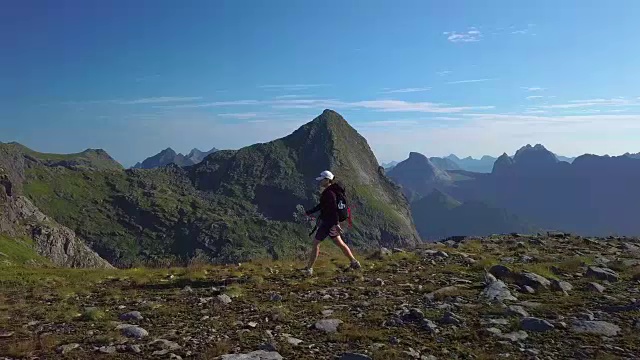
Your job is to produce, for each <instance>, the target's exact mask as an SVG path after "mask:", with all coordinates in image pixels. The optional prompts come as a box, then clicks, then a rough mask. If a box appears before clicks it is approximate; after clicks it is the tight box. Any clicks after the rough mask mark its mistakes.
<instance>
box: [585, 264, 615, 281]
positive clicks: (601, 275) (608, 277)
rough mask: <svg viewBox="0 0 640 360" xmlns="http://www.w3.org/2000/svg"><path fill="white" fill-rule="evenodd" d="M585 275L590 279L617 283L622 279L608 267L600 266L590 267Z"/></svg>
mask: <svg viewBox="0 0 640 360" xmlns="http://www.w3.org/2000/svg"><path fill="white" fill-rule="evenodd" d="M585 275H586V276H587V277H590V278H594V279H598V280H602V281H608V282H617V281H618V280H619V279H620V276H619V275H618V273H616V272H615V271H613V270H611V269H609V268H606V267H598V266H589V268H587V273H586V274H585Z"/></svg>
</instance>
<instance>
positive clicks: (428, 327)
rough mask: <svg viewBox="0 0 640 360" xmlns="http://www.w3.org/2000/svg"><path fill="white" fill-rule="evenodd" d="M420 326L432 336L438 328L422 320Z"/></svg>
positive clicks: (429, 321) (430, 322) (426, 320)
mask: <svg viewBox="0 0 640 360" xmlns="http://www.w3.org/2000/svg"><path fill="white" fill-rule="evenodd" d="M420 325H421V326H422V328H423V329H425V330H427V331H428V332H430V333H432V334H435V333H437V332H438V326H437V325H436V324H435V323H434V322H433V321H431V320H429V319H422V321H421V322H420Z"/></svg>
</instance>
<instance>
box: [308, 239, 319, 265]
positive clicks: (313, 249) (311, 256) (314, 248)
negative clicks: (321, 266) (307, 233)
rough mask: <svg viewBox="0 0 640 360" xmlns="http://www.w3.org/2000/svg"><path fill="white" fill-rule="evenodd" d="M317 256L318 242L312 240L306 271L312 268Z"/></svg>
mask: <svg viewBox="0 0 640 360" xmlns="http://www.w3.org/2000/svg"><path fill="white" fill-rule="evenodd" d="M318 255H320V241H318V240H315V239H314V240H313V246H312V247H311V253H310V254H309V263H308V264H307V269H312V268H313V265H314V264H315V263H316V260H317V259H318Z"/></svg>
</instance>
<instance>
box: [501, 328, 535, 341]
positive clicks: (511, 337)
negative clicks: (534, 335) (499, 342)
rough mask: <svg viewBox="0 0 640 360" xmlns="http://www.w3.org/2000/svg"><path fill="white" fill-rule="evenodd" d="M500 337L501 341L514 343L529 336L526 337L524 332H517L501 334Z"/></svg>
mask: <svg viewBox="0 0 640 360" xmlns="http://www.w3.org/2000/svg"><path fill="white" fill-rule="evenodd" d="M500 337H501V338H503V339H507V340H510V341H513V342H516V341H522V340H525V339H526V338H528V337H529V335H527V333H526V332H525V331H522V330H518V331H514V332H510V333H508V334H502V335H501V336H500Z"/></svg>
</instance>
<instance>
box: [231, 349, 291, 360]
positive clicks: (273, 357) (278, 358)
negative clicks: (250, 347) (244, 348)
mask: <svg viewBox="0 0 640 360" xmlns="http://www.w3.org/2000/svg"><path fill="white" fill-rule="evenodd" d="M282 359H284V358H283V357H282V355H280V354H278V353H277V352H275V351H264V350H258V351H253V352H250V353H246V354H227V355H222V356H221V357H220V360H282Z"/></svg>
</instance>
